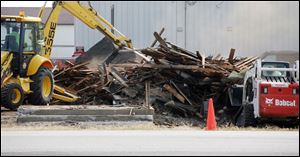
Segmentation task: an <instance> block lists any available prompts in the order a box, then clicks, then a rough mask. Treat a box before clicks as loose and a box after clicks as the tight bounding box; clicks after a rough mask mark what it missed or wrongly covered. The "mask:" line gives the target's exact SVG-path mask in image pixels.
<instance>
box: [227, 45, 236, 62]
mask: <svg viewBox="0 0 300 157" xmlns="http://www.w3.org/2000/svg"><path fill="white" fill-rule="evenodd" d="M234 54H235V49H233V48H231V49H230V52H229V57H228V61H229V63H231V64H232V62H233V58H234Z"/></svg>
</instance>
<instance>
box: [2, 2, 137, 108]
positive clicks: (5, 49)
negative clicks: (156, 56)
mask: <svg viewBox="0 0 300 157" xmlns="http://www.w3.org/2000/svg"><path fill="white" fill-rule="evenodd" d="M45 5H46V3H45V4H44V6H43V7H42V8H41V10H40V12H39V15H38V17H29V16H25V13H24V12H20V13H19V15H18V16H10V15H1V106H3V107H5V108H8V109H11V110H16V109H17V108H18V107H19V106H20V105H22V104H23V103H24V100H27V101H28V103H30V104H32V105H46V104H49V102H50V100H51V99H52V98H55V99H59V100H62V101H65V102H75V101H76V100H78V99H79V97H78V96H76V95H73V94H71V93H68V92H67V91H66V90H64V89H63V88H62V87H59V86H56V85H55V81H54V79H53V73H52V70H53V68H54V66H53V64H52V62H51V60H50V59H51V52H52V46H53V40H54V36H55V30H56V26H57V22H58V19H59V16H60V13H61V11H62V9H64V10H66V11H68V12H69V13H70V14H71V15H73V16H74V17H76V18H77V19H79V20H80V21H82V22H83V23H84V24H86V25H87V26H88V27H90V28H91V29H96V30H99V31H100V32H101V33H103V34H104V35H105V36H106V37H108V38H110V39H111V40H112V41H113V42H114V43H115V44H116V45H117V46H119V47H125V48H126V47H127V48H133V46H132V43H131V40H130V39H129V38H127V37H126V36H125V35H123V34H122V33H120V32H119V31H118V30H117V29H116V28H114V27H113V26H112V25H111V24H110V23H109V22H108V21H107V20H105V19H104V18H103V17H102V16H100V15H99V14H98V13H97V12H96V11H95V10H94V9H93V7H92V6H91V4H90V3H89V2H88V4H82V3H80V2H78V1H54V2H53V7H52V11H51V13H50V15H49V17H48V19H47V22H46V23H45V24H44V25H43V24H42V20H41V19H42V17H43V14H44V12H45ZM112 31H113V32H115V33H112Z"/></svg>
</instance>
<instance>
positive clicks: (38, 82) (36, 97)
mask: <svg viewBox="0 0 300 157" xmlns="http://www.w3.org/2000/svg"><path fill="white" fill-rule="evenodd" d="M31 80H32V81H33V82H32V83H31V84H30V90H31V91H32V93H31V94H29V96H28V102H29V103H30V104H32V105H47V104H49V103H50V100H51V99H52V96H53V89H54V79H53V74H52V72H51V71H50V70H49V69H48V68H44V67H41V68H40V69H39V71H38V72H37V73H36V74H35V75H33V76H32V77H31Z"/></svg>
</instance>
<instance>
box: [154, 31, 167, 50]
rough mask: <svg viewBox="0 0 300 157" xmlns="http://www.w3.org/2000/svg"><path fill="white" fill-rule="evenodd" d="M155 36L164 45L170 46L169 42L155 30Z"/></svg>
mask: <svg viewBox="0 0 300 157" xmlns="http://www.w3.org/2000/svg"><path fill="white" fill-rule="evenodd" d="M154 37H155V39H156V40H157V41H158V42H159V43H160V44H161V45H163V46H165V47H168V45H167V43H166V42H165V40H164V39H163V38H162V37H161V36H160V35H159V34H158V33H157V32H154Z"/></svg>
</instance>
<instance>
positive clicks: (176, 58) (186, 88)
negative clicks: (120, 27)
mask: <svg viewBox="0 0 300 157" xmlns="http://www.w3.org/2000/svg"><path fill="white" fill-rule="evenodd" d="M163 30H164V29H163ZM163 30H162V31H161V32H160V33H156V32H155V33H154V36H155V41H154V42H153V44H152V45H151V46H150V47H148V48H145V49H141V50H138V51H135V52H134V53H135V54H138V56H141V60H137V61H135V62H133V61H130V62H127V63H121V64H118V63H113V64H112V63H111V62H107V61H106V62H104V63H103V64H100V65H99V68H98V69H89V68H88V67H87V66H86V65H87V64H88V63H82V64H77V65H72V64H69V66H68V67H67V68H65V69H61V70H60V71H58V72H57V73H56V74H55V80H56V82H57V83H58V84H59V85H61V86H64V87H66V89H67V90H69V91H71V92H74V93H75V94H77V95H78V96H80V97H81V98H82V99H81V100H80V101H79V102H78V103H79V104H99V103H105V104H111V105H128V106H140V107H143V106H146V107H150V106H152V107H153V108H154V109H155V111H156V113H157V114H160V115H171V116H173V117H185V118H198V119H199V118H202V117H204V115H205V111H206V101H207V100H208V99H209V98H213V99H214V100H215V102H216V103H215V107H216V110H223V109H224V106H226V104H224V99H226V98H227V97H226V93H227V88H228V87H229V86H231V85H232V84H235V83H238V82H241V81H243V80H242V77H234V78H233V77H232V74H233V73H236V74H241V73H243V72H244V71H246V70H247V69H249V68H250V67H251V65H252V64H253V63H254V61H255V60H256V59H257V57H246V58H237V57H235V49H231V50H230V52H229V57H228V58H227V59H224V58H222V57H221V56H220V55H217V56H216V57H212V56H208V57H205V56H204V55H203V54H201V53H200V52H190V51H188V50H186V49H184V48H181V47H179V46H177V45H175V44H172V43H170V42H167V41H166V40H164V39H163V38H162V37H161V34H162V32H163ZM157 42H158V43H159V44H157V45H158V46H156V47H155V45H156V43H157ZM221 100H222V101H221ZM218 102H222V103H218Z"/></svg>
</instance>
